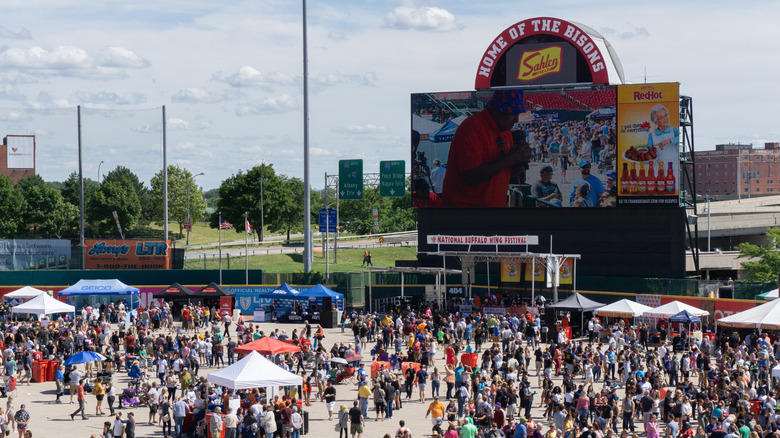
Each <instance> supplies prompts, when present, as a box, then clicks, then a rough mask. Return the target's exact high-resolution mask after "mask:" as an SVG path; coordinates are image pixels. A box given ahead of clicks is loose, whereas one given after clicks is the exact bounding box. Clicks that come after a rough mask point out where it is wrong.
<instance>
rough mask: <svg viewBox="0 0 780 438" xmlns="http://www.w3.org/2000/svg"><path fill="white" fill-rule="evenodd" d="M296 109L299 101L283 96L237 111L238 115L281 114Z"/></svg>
mask: <svg viewBox="0 0 780 438" xmlns="http://www.w3.org/2000/svg"><path fill="white" fill-rule="evenodd" d="M296 109H298V101H297V100H296V99H295V98H294V97H292V96H290V95H287V94H283V95H281V96H278V97H269V98H266V99H263V100H261V101H259V102H255V103H249V104H244V105H240V106H239V107H238V108H237V109H236V115H238V116H251V115H256V114H280V113H286V112H289V111H293V110H296Z"/></svg>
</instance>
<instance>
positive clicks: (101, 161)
mask: <svg viewBox="0 0 780 438" xmlns="http://www.w3.org/2000/svg"><path fill="white" fill-rule="evenodd" d="M103 163H105V161H103V160H100V164H98V180H97V181H98V184H100V166H102V165H103Z"/></svg>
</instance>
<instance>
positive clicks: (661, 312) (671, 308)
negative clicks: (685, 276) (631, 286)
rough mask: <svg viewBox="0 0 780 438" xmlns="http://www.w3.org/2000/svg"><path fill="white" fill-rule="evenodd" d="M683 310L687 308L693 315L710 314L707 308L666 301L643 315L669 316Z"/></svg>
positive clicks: (654, 316)
mask: <svg viewBox="0 0 780 438" xmlns="http://www.w3.org/2000/svg"><path fill="white" fill-rule="evenodd" d="M683 310H687V311H688V313H690V314H691V315H695V316H700V317H701V316H709V315H710V312H708V311H706V310H701V309H698V308H696V307H693V306H691V305H690V304H685V303H683V302H681V301H672V302H671V303H666V304H664V305H663V306H661V307H656V308H655V309H651V310H650V311H648V312H645V313H644V314H642V316H645V317H648V318H669V317H670V316H674V315H677V314H678V313H680V312H682V311H683Z"/></svg>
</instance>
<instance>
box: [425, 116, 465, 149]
mask: <svg viewBox="0 0 780 438" xmlns="http://www.w3.org/2000/svg"><path fill="white" fill-rule="evenodd" d="M465 119H466V117H465V116H459V117H456V118H454V119H451V120H447V123H445V124H444V126H442V127H441V129H439V130H438V131H436V132H434V133H433V134H430V136H428V140H429V141H430V142H431V143H441V142H445V141H452V137H454V136H455V131H457V130H458V126H460V124H461V122H463V120H465Z"/></svg>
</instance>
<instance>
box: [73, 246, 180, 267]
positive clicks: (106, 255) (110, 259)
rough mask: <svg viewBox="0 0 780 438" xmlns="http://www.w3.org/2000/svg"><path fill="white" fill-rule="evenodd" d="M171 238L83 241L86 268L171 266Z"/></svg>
mask: <svg viewBox="0 0 780 438" xmlns="http://www.w3.org/2000/svg"><path fill="white" fill-rule="evenodd" d="M171 258H172V257H171V241H170V240H146V239H142V240H131V239H124V240H119V239H117V240H112V239H86V240H85V241H84V269H171Z"/></svg>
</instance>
